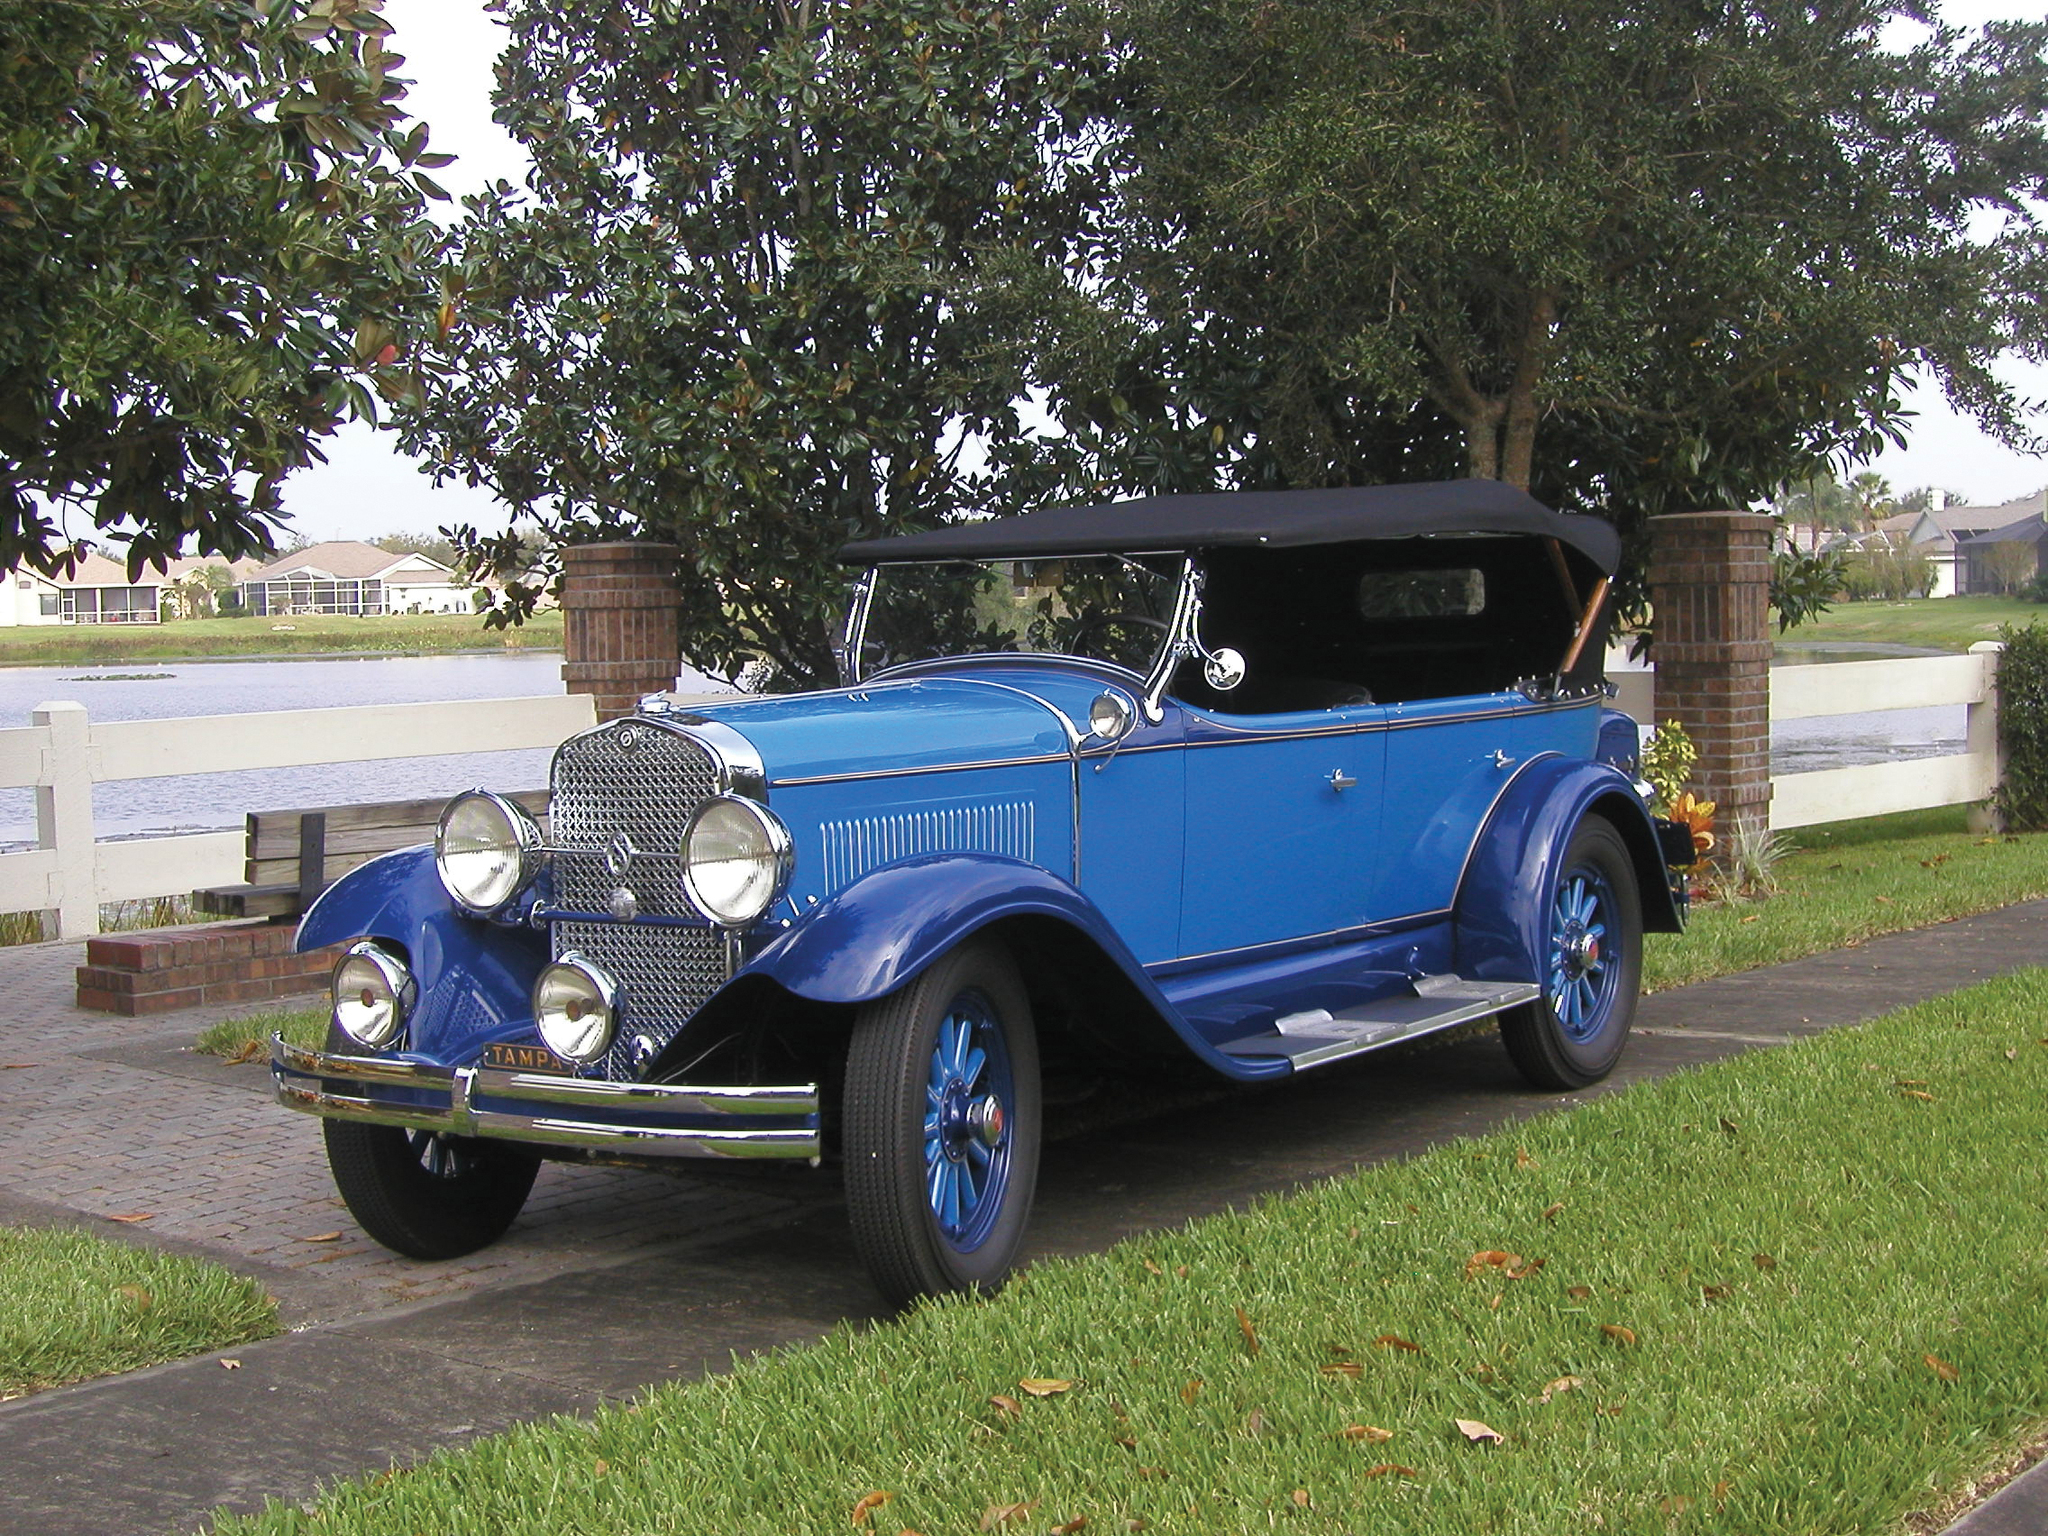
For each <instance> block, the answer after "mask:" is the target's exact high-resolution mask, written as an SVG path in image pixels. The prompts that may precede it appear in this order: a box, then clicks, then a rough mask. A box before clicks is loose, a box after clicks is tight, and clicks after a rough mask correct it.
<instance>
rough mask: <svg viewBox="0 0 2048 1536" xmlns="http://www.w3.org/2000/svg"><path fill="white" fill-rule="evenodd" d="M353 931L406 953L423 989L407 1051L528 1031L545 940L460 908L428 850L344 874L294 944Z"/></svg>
mask: <svg viewBox="0 0 2048 1536" xmlns="http://www.w3.org/2000/svg"><path fill="white" fill-rule="evenodd" d="M357 938H373V939H383V940H385V941H386V942H387V943H390V944H394V945H396V946H397V947H398V948H399V949H401V950H403V951H404V952H405V954H406V957H407V961H408V963H409V964H410V965H411V967H412V973H413V976H414V979H416V980H417V981H418V982H419V987H420V995H419V1005H418V1013H417V1014H416V1015H415V1017H414V1019H413V1022H412V1023H411V1025H410V1026H409V1027H408V1030H407V1035H408V1040H409V1044H410V1046H411V1051H412V1052H413V1053H417V1054H423V1055H426V1056H429V1057H432V1058H434V1059H435V1060H437V1061H442V1062H448V1061H453V1060H458V1059H466V1058H467V1057H468V1056H471V1055H474V1054H475V1052H476V1051H477V1050H479V1049H481V1047H482V1044H483V1042H485V1041H487V1040H497V1039H505V1038H507V1037H509V1036H513V1035H520V1036H523V1035H525V1034H527V1033H529V1032H530V1030H531V1024H530V1015H531V1011H532V1009H531V1004H530V1002H529V999H530V998H531V997H532V995H533V982H534V978H535V977H537V976H538V975H539V974H540V969H541V967H542V966H543V965H545V964H546V963H547V958H548V957H547V940H546V937H545V936H544V935H543V934H541V933H538V932H536V931H535V930H533V929H531V928H528V927H524V926H518V927H515V926H513V925H511V924H507V923H493V922H488V921H485V920H483V919H480V918H473V917H470V916H468V915H467V914H465V913H463V912H461V911H460V910H458V909H457V907H456V906H455V904H454V902H452V901H450V900H449V898H448V892H447V891H446V890H445V889H444V888H443V887H442V885H441V878H440V876H439V875H437V874H436V873H435V872H434V850H433V849H432V848H430V847H419V848H401V849H400V850H399V851H398V852H396V853H387V854H385V855H384V856H383V857H381V858H376V859H372V860H370V862H369V863H367V864H364V865H362V866H360V867H359V868H357V869H353V870H350V871H349V872H348V873H347V874H345V875H343V876H342V877H341V878H340V879H339V880H337V881H335V882H334V884H333V885H331V886H329V887H328V888H327V889H326V890H325V891H323V892H322V893H321V894H320V898H319V899H318V900H317V901H315V902H314V903H313V905H312V906H311V907H309V908H308V909H307V911H306V915H305V917H304V918H302V919H301V920H300V922H299V934H298V939H297V944H296V947H297V948H298V950H299V951H300V952H301V953H304V952H305V951H307V950H311V949H322V948H325V947H326V946H327V945H329V944H340V943H344V942H346V941H347V940H349V939H357Z"/></svg>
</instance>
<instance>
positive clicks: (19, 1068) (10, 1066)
mask: <svg viewBox="0 0 2048 1536" xmlns="http://www.w3.org/2000/svg"><path fill="white" fill-rule="evenodd" d="M2041 1043H2042V1044H2043V1045H2048V1040H2043V1041H2042V1042H2041ZM41 1065H42V1063H41V1062H39V1061H0V1072H26V1071H28V1069H29V1068H30V1067H39V1066H41Z"/></svg>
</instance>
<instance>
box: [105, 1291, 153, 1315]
mask: <svg viewBox="0 0 2048 1536" xmlns="http://www.w3.org/2000/svg"><path fill="white" fill-rule="evenodd" d="M114 1294H115V1295H116V1296H125V1297H127V1298H128V1299H129V1300H130V1301H132V1302H134V1303H135V1310H136V1311H138V1312H147V1311H148V1310H149V1309H150V1308H151V1307H153V1306H155V1305H156V1298H155V1297H154V1296H152V1295H150V1294H149V1290H148V1288H147V1287H146V1286H140V1285H117V1286H115V1287H114Z"/></svg>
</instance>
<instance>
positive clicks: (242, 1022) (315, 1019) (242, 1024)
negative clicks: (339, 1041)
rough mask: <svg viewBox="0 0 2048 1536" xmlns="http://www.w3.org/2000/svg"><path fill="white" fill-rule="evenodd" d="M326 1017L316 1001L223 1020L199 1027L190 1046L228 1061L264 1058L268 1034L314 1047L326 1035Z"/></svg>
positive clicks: (321, 1006)
mask: <svg viewBox="0 0 2048 1536" xmlns="http://www.w3.org/2000/svg"><path fill="white" fill-rule="evenodd" d="M327 1017H328V1008H327V1005H326V1004H325V1003H318V1004H314V1005H312V1006H310V1007H306V1008H277V1009H271V1010H268V1011H266V1012H263V1013H252V1014H248V1015H247V1016H245V1017H243V1018H239V1019H223V1020H221V1021H220V1023H218V1024H209V1025H208V1026H207V1027H206V1028H205V1029H202V1030H201V1031H200V1032H199V1037H198V1039H196V1040H194V1041H193V1042H192V1049H193V1050H195V1051H200V1052H203V1053H204V1054H205V1055H208V1056H224V1057H226V1058H227V1059H228V1060H230V1061H268V1060H269V1059H270V1037H271V1036H272V1035H274V1034H282V1035H283V1036H284V1037H285V1039H287V1040H289V1041H291V1042H292V1044H294V1045H307V1046H316V1045H319V1044H321V1043H322V1042H323V1041H324V1040H325V1039H326V1038H327Z"/></svg>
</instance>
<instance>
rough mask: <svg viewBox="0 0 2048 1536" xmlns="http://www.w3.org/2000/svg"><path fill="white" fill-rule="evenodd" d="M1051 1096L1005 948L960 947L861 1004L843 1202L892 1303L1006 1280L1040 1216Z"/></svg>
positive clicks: (987, 1288)
mask: <svg viewBox="0 0 2048 1536" xmlns="http://www.w3.org/2000/svg"><path fill="white" fill-rule="evenodd" d="M976 1051H979V1052H980V1053H981V1061H980V1065H979V1066H973V1065H971V1064H972V1062H973V1058H974V1053H975V1052H976ZM949 1062H951V1063H952V1065H950V1066H949V1065H948V1063H949ZM941 1081H943V1086H939V1085H940V1083H941ZM991 1102H994V1103H995V1104H997V1105H998V1106H999V1107H1000V1109H1001V1111H1002V1115H1001V1122H1000V1125H999V1126H997V1127H995V1129H994V1132H993V1134H995V1135H997V1136H998V1138H999V1139H997V1140H995V1141H993V1142H991V1141H990V1139H989V1137H990V1135H991V1125H992V1121H991V1112H990V1110H989V1108H988V1106H989V1104H990V1103H991ZM1041 1103H1042V1095H1041V1091H1040V1085H1039V1072H1038V1042H1037V1036H1036V1034H1035V1033H1034V1031H1033V1029H1032V1023H1031V1003H1030V999H1029V998H1028V996H1027V995H1026V993H1025V991H1024V984H1023V982H1022V981H1021V980H1020V979H1019V978H1018V975H1017V968H1016V966H1015V964H1013V963H1012V961H1011V960H1010V957H1009V955H1008V954H1007V953H1006V952H1005V951H1004V950H1003V949H1002V948H1001V947H1000V946H998V945H996V944H993V943H989V942H986V941H981V942H973V941H970V942H969V943H966V944H963V945H961V946H960V947H958V948H956V949H954V950H952V951H950V952H949V953H947V954H946V955H944V956H942V957H941V958H940V959H939V960H937V961H936V962H934V963H933V964H932V965H930V966H928V967H927V968H926V969H925V970H924V972H923V973H922V974H920V975H919V976H918V977H917V979H916V980H914V981H912V982H911V983H910V984H909V985H908V986H906V987H903V988H902V989H900V990H899V991H896V992H893V993H891V994H890V995H889V996H887V997H885V998H881V999H879V1000H877V1001H875V1002H872V1003H869V1004H867V1005H866V1006H865V1007H863V1008H862V1009H861V1011H860V1014H859V1016H858V1018H857V1019H856V1020H855V1022H854V1029H853V1041H852V1045H851V1047H850V1049H849V1050H848V1053H847V1068H846V1090H845V1096H844V1122H845V1131H844V1137H843V1145H844V1150H845V1160H846V1203H847V1212H848V1215H849V1217H850V1219H851V1221H852V1225H853V1241H854V1247H855V1249H856V1250H857V1251H858V1252H859V1254H860V1257H861V1261H862V1262H863V1263H864V1264H865V1265H866V1266H867V1269H868V1273H869V1274H870V1275H871V1276H872V1277H873V1278H874V1282H875V1285H876V1287H877V1288H878V1289H880V1290H881V1292H882V1294H883V1295H885V1296H886V1297H888V1298H889V1300H890V1301H891V1302H892V1303H894V1304H896V1305H898V1306H902V1305H906V1304H908V1303H909V1302H910V1301H912V1300H914V1299H915V1298H917V1297H919V1296H938V1295H944V1294H947V1293H950V1292H961V1291H971V1292H977V1293H983V1294H986V1293H989V1292H993V1291H994V1290H996V1289H997V1288H998V1287H999V1286H1001V1284H1002V1282H1003V1279H1004V1277H1005V1276H1006V1275H1007V1274H1008V1273H1009V1270H1010V1265H1011V1263H1012V1261H1013V1260H1014V1259H1015V1258H1016V1255H1017V1249H1018V1247H1019V1245H1020V1244H1021V1242H1022V1240H1023V1236H1024V1229H1025V1227H1026V1225H1027V1224H1028V1223H1029V1221H1030V1218H1031V1197H1032V1193H1033V1191H1034V1189H1035V1188H1036V1186H1037V1182H1038V1148H1039V1125H1040V1111H1041ZM935 1127H936V1129H935ZM977 1160H978V1162H977ZM949 1191H950V1196H951V1201H950V1204H949V1200H948V1192H949ZM949 1211H950V1213H951V1214H950V1215H949V1214H948V1212H949Z"/></svg>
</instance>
